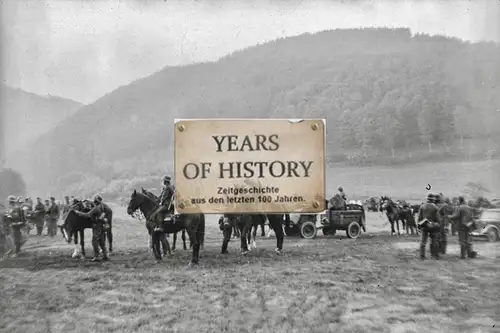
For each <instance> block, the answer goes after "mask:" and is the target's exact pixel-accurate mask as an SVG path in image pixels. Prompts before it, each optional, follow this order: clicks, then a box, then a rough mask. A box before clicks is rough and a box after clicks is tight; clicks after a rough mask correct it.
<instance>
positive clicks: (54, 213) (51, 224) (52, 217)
mask: <svg viewBox="0 0 500 333" xmlns="http://www.w3.org/2000/svg"><path fill="white" fill-rule="evenodd" d="M45 214H46V216H47V235H49V236H50V237H54V236H55V235H56V234H57V220H59V206H58V205H57V204H56V199H55V198H54V197H50V202H49V205H48V207H47V211H46V213H45Z"/></svg>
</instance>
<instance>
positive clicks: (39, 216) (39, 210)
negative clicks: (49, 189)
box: [33, 197, 45, 236]
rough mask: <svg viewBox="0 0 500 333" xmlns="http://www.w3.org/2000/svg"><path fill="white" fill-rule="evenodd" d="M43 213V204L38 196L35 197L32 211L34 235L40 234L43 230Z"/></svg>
mask: <svg viewBox="0 0 500 333" xmlns="http://www.w3.org/2000/svg"><path fill="white" fill-rule="evenodd" d="M44 215H45V206H44V205H43V203H42V199H41V198H40V197H37V198H36V205H35V210H34V212H33V224H34V225H35V227H36V235H37V236H41V235H42V231H43V222H44V221H43V217H44Z"/></svg>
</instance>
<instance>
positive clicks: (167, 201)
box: [154, 175, 175, 223]
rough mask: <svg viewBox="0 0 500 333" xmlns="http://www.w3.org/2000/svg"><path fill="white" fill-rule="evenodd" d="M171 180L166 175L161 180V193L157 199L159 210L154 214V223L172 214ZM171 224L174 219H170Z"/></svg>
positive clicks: (172, 190)
mask: <svg viewBox="0 0 500 333" xmlns="http://www.w3.org/2000/svg"><path fill="white" fill-rule="evenodd" d="M170 181H171V178H170V176H168V175H165V176H163V178H162V191H161V194H160V198H159V205H160V208H159V209H158V210H157V211H156V212H155V213H154V214H155V215H157V216H158V218H157V219H156V221H163V220H164V219H165V217H167V215H168V214H172V213H173V212H174V205H173V200H172V199H173V197H174V188H173V186H172V185H171V184H170ZM172 223H175V219H172Z"/></svg>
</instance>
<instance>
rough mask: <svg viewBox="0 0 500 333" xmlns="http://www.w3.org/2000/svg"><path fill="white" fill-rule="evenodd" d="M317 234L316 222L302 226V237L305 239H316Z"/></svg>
mask: <svg viewBox="0 0 500 333" xmlns="http://www.w3.org/2000/svg"><path fill="white" fill-rule="evenodd" d="M317 232H318V230H317V229H316V223H314V222H311V221H306V222H304V223H302V225H301V226H300V235H301V236H302V237H303V238H305V239H313V238H314V237H316V234H317Z"/></svg>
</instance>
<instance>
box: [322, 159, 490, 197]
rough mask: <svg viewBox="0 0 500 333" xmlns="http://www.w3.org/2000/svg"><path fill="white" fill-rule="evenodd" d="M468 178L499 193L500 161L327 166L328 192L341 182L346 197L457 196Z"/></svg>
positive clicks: (331, 192)
mask: <svg viewBox="0 0 500 333" xmlns="http://www.w3.org/2000/svg"><path fill="white" fill-rule="evenodd" d="M468 182H475V183H480V184H482V185H483V186H485V187H486V188H487V189H488V190H490V191H491V192H490V193H486V194H487V197H491V198H498V197H500V161H496V160H492V161H469V162H451V163H450V162H440V163H422V164H413V165H403V166H395V167H380V166H378V167H365V168H329V169H328V170H327V193H328V195H333V194H334V193H335V191H336V187H337V186H338V185H342V186H343V187H344V190H345V191H346V193H347V195H348V196H349V197H370V196H380V195H389V196H391V197H395V198H398V199H418V200H422V199H423V198H425V195H426V194H427V190H426V186H427V184H430V185H431V186H432V191H437V192H443V193H444V194H445V195H448V196H458V195H459V194H460V193H461V191H462V190H463V189H464V188H465V187H466V185H467V183H468Z"/></svg>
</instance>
